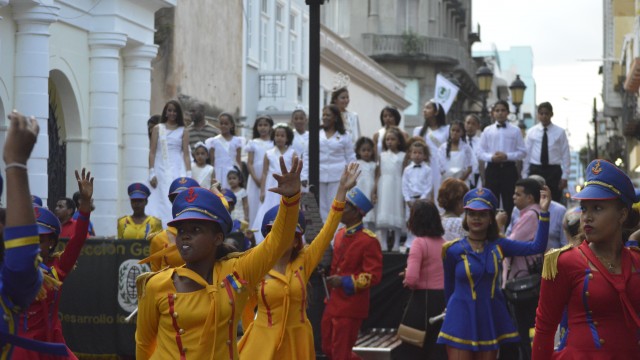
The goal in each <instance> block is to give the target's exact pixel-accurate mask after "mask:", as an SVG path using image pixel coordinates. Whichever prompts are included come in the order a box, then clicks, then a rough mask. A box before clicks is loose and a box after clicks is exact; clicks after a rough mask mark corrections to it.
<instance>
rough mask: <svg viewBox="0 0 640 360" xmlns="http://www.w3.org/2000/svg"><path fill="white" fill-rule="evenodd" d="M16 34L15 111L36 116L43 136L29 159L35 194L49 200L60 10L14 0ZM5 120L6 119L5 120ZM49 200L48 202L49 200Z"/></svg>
mask: <svg viewBox="0 0 640 360" xmlns="http://www.w3.org/2000/svg"><path fill="white" fill-rule="evenodd" d="M11 5H12V10H13V18H14V20H15V21H16V23H17V25H18V30H17V32H16V50H15V51H16V52H15V75H14V76H15V84H14V89H13V90H14V103H13V105H11V104H7V109H5V110H6V111H7V112H9V111H11V110H13V109H11V108H9V107H10V106H13V108H14V109H16V110H18V111H20V112H22V113H24V114H25V115H28V116H31V115H33V116H35V117H36V119H37V120H38V124H39V125H40V135H39V136H38V140H37V143H36V145H35V148H34V149H33V152H32V153H31V159H30V160H29V163H28V166H29V186H30V188H31V192H32V193H34V194H37V195H38V196H40V197H42V198H43V200H45V199H46V198H47V197H48V193H49V179H48V176H47V160H48V159H49V135H48V131H47V121H48V118H49V36H50V35H51V34H50V32H49V25H51V23H53V22H55V21H57V19H58V15H57V14H58V11H59V10H60V8H59V7H57V6H55V5H42V4H36V3H34V2H33V1H16V0H14V1H12V3H11ZM3 121H4V120H3ZM45 201H46V200H45Z"/></svg>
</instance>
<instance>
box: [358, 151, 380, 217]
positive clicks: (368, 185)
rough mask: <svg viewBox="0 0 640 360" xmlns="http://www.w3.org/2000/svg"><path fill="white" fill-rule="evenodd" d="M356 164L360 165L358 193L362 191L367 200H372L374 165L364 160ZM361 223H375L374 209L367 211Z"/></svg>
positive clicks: (373, 162) (374, 177) (374, 180)
mask: <svg viewBox="0 0 640 360" xmlns="http://www.w3.org/2000/svg"><path fill="white" fill-rule="evenodd" d="M357 163H358V164H359V165H360V167H359V168H358V170H360V177H358V182H357V183H356V187H357V188H358V189H360V191H362V192H363V193H364V194H365V195H366V196H367V197H368V198H369V200H372V197H373V187H374V186H375V183H376V163H375V161H364V160H358V161H357ZM362 221H364V222H365V223H375V222H376V212H375V209H373V210H371V211H369V212H368V213H367V216H365V217H364V219H363V220H362Z"/></svg>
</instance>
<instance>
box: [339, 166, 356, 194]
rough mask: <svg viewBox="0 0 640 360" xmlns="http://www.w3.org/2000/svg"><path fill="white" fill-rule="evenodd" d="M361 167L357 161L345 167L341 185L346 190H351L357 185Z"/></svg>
mask: <svg viewBox="0 0 640 360" xmlns="http://www.w3.org/2000/svg"><path fill="white" fill-rule="evenodd" d="M359 167H360V164H358V163H356V162H352V163H349V165H347V166H345V167H344V171H343V172H342V176H341V177H340V187H343V188H345V189H346V190H351V189H352V188H353V187H354V186H356V183H357V182H358V177H359V176H360V170H358V168H359Z"/></svg>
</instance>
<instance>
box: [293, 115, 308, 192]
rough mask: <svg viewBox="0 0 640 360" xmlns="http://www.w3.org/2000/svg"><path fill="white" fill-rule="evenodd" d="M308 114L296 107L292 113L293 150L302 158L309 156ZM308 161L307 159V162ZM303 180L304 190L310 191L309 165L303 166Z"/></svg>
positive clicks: (301, 177) (301, 175) (301, 176)
mask: <svg viewBox="0 0 640 360" xmlns="http://www.w3.org/2000/svg"><path fill="white" fill-rule="evenodd" d="M307 122H308V119H307V114H306V113H305V112H304V110H302V109H296V110H294V111H293V112H292V113H291V126H292V127H293V144H292V145H291V146H293V150H295V151H296V154H298V156H299V157H300V159H305V160H306V159H308V157H309V154H308V152H309V131H308V130H307ZM306 163H307V162H306V161H305V164H306ZM300 180H301V181H302V192H308V191H309V188H308V184H309V166H303V167H302V173H301V174H300Z"/></svg>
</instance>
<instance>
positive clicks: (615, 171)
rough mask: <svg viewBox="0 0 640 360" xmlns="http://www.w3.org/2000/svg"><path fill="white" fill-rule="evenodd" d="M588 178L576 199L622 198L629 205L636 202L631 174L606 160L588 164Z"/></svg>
mask: <svg viewBox="0 0 640 360" xmlns="http://www.w3.org/2000/svg"><path fill="white" fill-rule="evenodd" d="M586 179H587V181H586V182H585V183H584V187H583V188H582V191H580V192H579V193H577V194H576V195H575V196H574V197H573V198H574V199H576V200H613V199H620V200H621V201H622V202H623V203H625V205H627V206H631V205H633V203H635V202H636V191H635V189H634V188H633V183H631V179H629V176H627V174H625V173H624V172H622V170H620V169H619V168H618V167H617V166H615V165H613V164H612V163H610V162H608V161H606V160H601V159H597V160H593V161H592V162H591V163H590V164H589V166H587V171H586Z"/></svg>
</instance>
